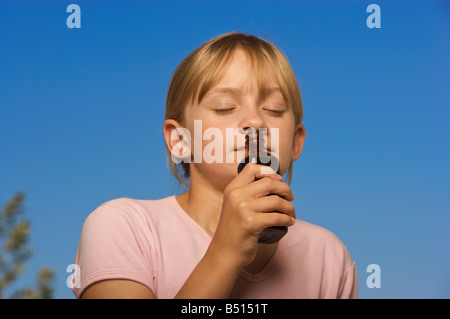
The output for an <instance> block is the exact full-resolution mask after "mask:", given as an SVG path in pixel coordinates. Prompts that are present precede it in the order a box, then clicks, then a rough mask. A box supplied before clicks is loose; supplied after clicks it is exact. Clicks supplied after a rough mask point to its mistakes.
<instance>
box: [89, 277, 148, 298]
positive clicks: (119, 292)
mask: <svg viewBox="0 0 450 319" xmlns="http://www.w3.org/2000/svg"><path fill="white" fill-rule="evenodd" d="M81 299H155V295H154V294H153V292H152V291H151V290H150V289H149V288H148V287H147V286H145V285H143V284H140V283H138V282H136V281H132V280H120V279H114V280H103V281H99V282H97V283H95V284H92V285H91V286H89V287H88V288H86V290H85V291H84V292H83V294H82V295H81Z"/></svg>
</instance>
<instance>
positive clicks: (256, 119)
mask: <svg viewBox="0 0 450 319" xmlns="http://www.w3.org/2000/svg"><path fill="white" fill-rule="evenodd" d="M250 127H251V128H254V129H256V130H259V129H260V128H267V124H266V122H265V121H264V119H263V117H262V116H261V114H260V112H259V110H258V109H257V108H251V109H250V108H248V109H247V110H245V113H244V115H243V117H242V120H241V121H240V123H239V133H241V134H245V133H246V130H247V129H249V128H250Z"/></svg>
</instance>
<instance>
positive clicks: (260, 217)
mask: <svg viewBox="0 0 450 319" xmlns="http://www.w3.org/2000/svg"><path fill="white" fill-rule="evenodd" d="M256 216H257V217H255V224H256V225H255V226H256V228H257V229H258V231H263V230H264V229H265V228H267V227H271V226H287V227H289V226H292V225H294V224H295V218H294V217H292V216H290V215H286V214H280V213H277V212H272V213H262V214H256Z"/></svg>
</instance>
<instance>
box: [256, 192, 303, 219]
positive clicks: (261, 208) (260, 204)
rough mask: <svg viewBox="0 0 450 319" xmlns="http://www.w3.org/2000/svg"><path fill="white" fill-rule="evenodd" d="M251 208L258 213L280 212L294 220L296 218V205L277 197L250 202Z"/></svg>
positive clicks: (261, 198)
mask: <svg viewBox="0 0 450 319" xmlns="http://www.w3.org/2000/svg"><path fill="white" fill-rule="evenodd" d="M249 206H251V207H252V209H253V210H254V211H255V212H258V213H271V212H278V213H281V214H285V215H288V216H291V217H293V218H295V217H296V214H295V207H294V205H293V204H292V203H291V202H288V201H287V200H285V199H283V198H281V197H279V196H276V195H272V196H265V197H260V198H258V199H255V200H253V201H251V202H250V205H249Z"/></svg>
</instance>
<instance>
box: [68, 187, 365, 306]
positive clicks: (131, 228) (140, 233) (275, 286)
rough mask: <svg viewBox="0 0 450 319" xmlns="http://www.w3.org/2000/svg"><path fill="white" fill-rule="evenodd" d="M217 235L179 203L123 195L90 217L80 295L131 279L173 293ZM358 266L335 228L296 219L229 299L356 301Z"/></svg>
mask: <svg viewBox="0 0 450 319" xmlns="http://www.w3.org/2000/svg"><path fill="white" fill-rule="evenodd" d="M210 242H211V237H210V236H209V235H208V233H207V232H206V231H205V230H204V229H203V228H201V227H200V226H199V225H198V224H197V223H196V222H195V221H194V220H193V219H192V218H191V217H190V216H189V215H188V214H187V213H186V212H185V211H184V210H183V209H182V207H181V206H180V205H179V204H178V201H177V200H176V197H175V196H170V197H166V198H162V199H159V200H136V199H130V198H118V199H114V200H111V201H108V202H106V203H104V204H102V205H100V206H99V207H98V208H97V209H96V210H95V211H93V212H92V213H91V214H90V215H89V216H88V217H87V219H86V221H85V223H84V225H83V229H82V231H81V238H80V242H79V246H78V251H77V254H76V258H75V264H77V265H78V266H79V267H80V268H79V269H80V275H81V278H80V283H81V287H80V288H73V292H74V294H75V296H76V297H77V298H79V297H80V296H81V294H82V293H83V291H84V290H85V289H86V288H87V287H88V286H89V285H91V284H93V283H95V282H98V281H101V280H105V279H129V280H133V281H137V282H139V283H142V284H144V285H145V286H147V287H148V288H150V289H151V290H152V292H153V293H154V295H155V296H156V298H173V297H174V296H175V295H176V294H177V293H178V291H179V290H180V288H181V287H182V285H183V284H184V283H185V281H186V280H187V278H188V277H189V275H190V274H191V272H192V270H193V269H194V268H195V267H196V265H197V264H198V263H199V261H200V260H201V259H202V257H203V255H204V254H205V252H206V250H207V248H208V246H209V244H210ZM357 294H358V287H357V274H356V265H355V263H354V262H353V260H352V258H351V257H350V254H349V253H348V251H347V249H346V248H345V246H344V245H343V244H342V242H341V241H340V240H339V239H338V238H337V237H336V236H335V235H334V234H332V233H331V232H330V231H328V230H326V229H324V228H322V227H319V226H316V225H313V224H310V223H307V222H304V221H301V220H297V221H296V223H295V225H293V226H291V227H289V231H288V233H287V234H286V236H284V237H283V238H282V239H281V240H280V242H279V244H278V247H277V250H276V252H275V255H274V256H273V257H272V259H271V260H270V261H269V263H268V264H267V265H266V267H265V268H264V269H263V270H262V271H260V272H259V273H257V274H250V273H248V272H246V271H244V270H243V271H242V272H241V273H240V275H239V277H238V279H237V280H236V284H235V286H234V289H233V291H232V293H231V295H230V298H357Z"/></svg>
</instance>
